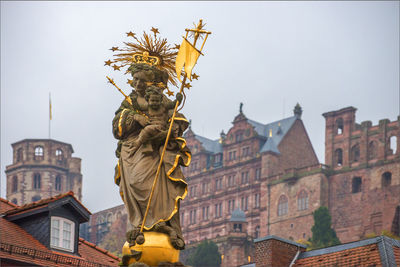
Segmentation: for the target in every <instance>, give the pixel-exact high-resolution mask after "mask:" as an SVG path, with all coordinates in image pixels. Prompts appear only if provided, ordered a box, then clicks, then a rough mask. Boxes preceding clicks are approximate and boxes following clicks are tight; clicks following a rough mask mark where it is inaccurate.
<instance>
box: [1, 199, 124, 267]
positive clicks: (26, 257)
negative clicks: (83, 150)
mask: <svg viewBox="0 0 400 267" xmlns="http://www.w3.org/2000/svg"><path fill="white" fill-rule="evenodd" d="M68 195H71V196H73V194H71V192H68V193H66V194H62V195H59V196H55V197H53V198H50V199H44V200H42V201H37V202H34V203H31V204H27V205H24V206H21V207H19V206H16V205H14V204H12V203H9V202H8V201H7V200H4V199H1V198H0V204H1V211H2V212H4V211H5V213H6V214H16V213H18V212H21V211H26V210H32V209H36V208H38V207H41V206H44V205H47V204H48V203H50V202H53V201H56V200H58V199H61V198H63V197H66V196H68ZM0 233H1V235H0V258H1V259H9V260H14V261H19V262H25V263H29V264H35V265H40V266H54V267H57V266H77V265H79V266H93V267H95V266H117V264H118V262H119V258H118V257H116V256H114V255H113V254H111V253H110V252H108V251H106V250H104V249H101V248H99V247H97V246H96V245H94V244H92V243H90V242H88V241H86V240H84V239H83V238H79V243H78V253H79V255H80V256H76V255H70V254H66V253H62V252H59V251H53V250H50V249H48V248H47V247H46V246H45V245H43V244H42V243H40V242H39V240H37V239H36V238H34V237H33V236H32V235H30V234H29V233H28V232H26V231H25V230H24V229H23V228H21V227H20V226H18V225H17V224H15V223H13V222H10V221H7V220H6V219H5V218H4V217H0Z"/></svg>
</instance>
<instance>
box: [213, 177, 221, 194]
mask: <svg viewBox="0 0 400 267" xmlns="http://www.w3.org/2000/svg"><path fill="white" fill-rule="evenodd" d="M221 189H222V177H220V178H217V179H216V180H215V190H216V191H218V190H221Z"/></svg>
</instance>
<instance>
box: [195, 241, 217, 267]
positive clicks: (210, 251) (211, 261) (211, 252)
mask: <svg viewBox="0 0 400 267" xmlns="http://www.w3.org/2000/svg"><path fill="white" fill-rule="evenodd" d="M188 264H189V265H191V266H194V267H219V266H221V254H220V253H219V251H218V246H217V244H215V243H214V242H212V241H208V240H204V241H202V242H201V243H200V244H199V245H198V246H197V248H196V250H195V251H194V253H193V254H192V255H190V257H189V259H188Z"/></svg>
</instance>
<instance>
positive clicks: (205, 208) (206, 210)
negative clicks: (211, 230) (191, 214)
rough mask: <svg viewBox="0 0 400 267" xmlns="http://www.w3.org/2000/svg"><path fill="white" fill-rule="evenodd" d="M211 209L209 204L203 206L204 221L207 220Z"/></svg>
mask: <svg viewBox="0 0 400 267" xmlns="http://www.w3.org/2000/svg"><path fill="white" fill-rule="evenodd" d="M209 209H210V207H209V206H207V207H203V208H202V214H201V215H202V219H203V221H207V220H208V211H209Z"/></svg>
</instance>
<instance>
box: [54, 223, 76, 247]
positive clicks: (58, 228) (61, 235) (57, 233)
mask: <svg viewBox="0 0 400 267" xmlns="http://www.w3.org/2000/svg"><path fill="white" fill-rule="evenodd" d="M74 232H75V223H74V222H73V221H70V220H68V219H65V218H61V217H51V230H50V236H51V241H50V246H51V247H52V248H56V249H61V250H66V251H70V252H72V251H74Z"/></svg>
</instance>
